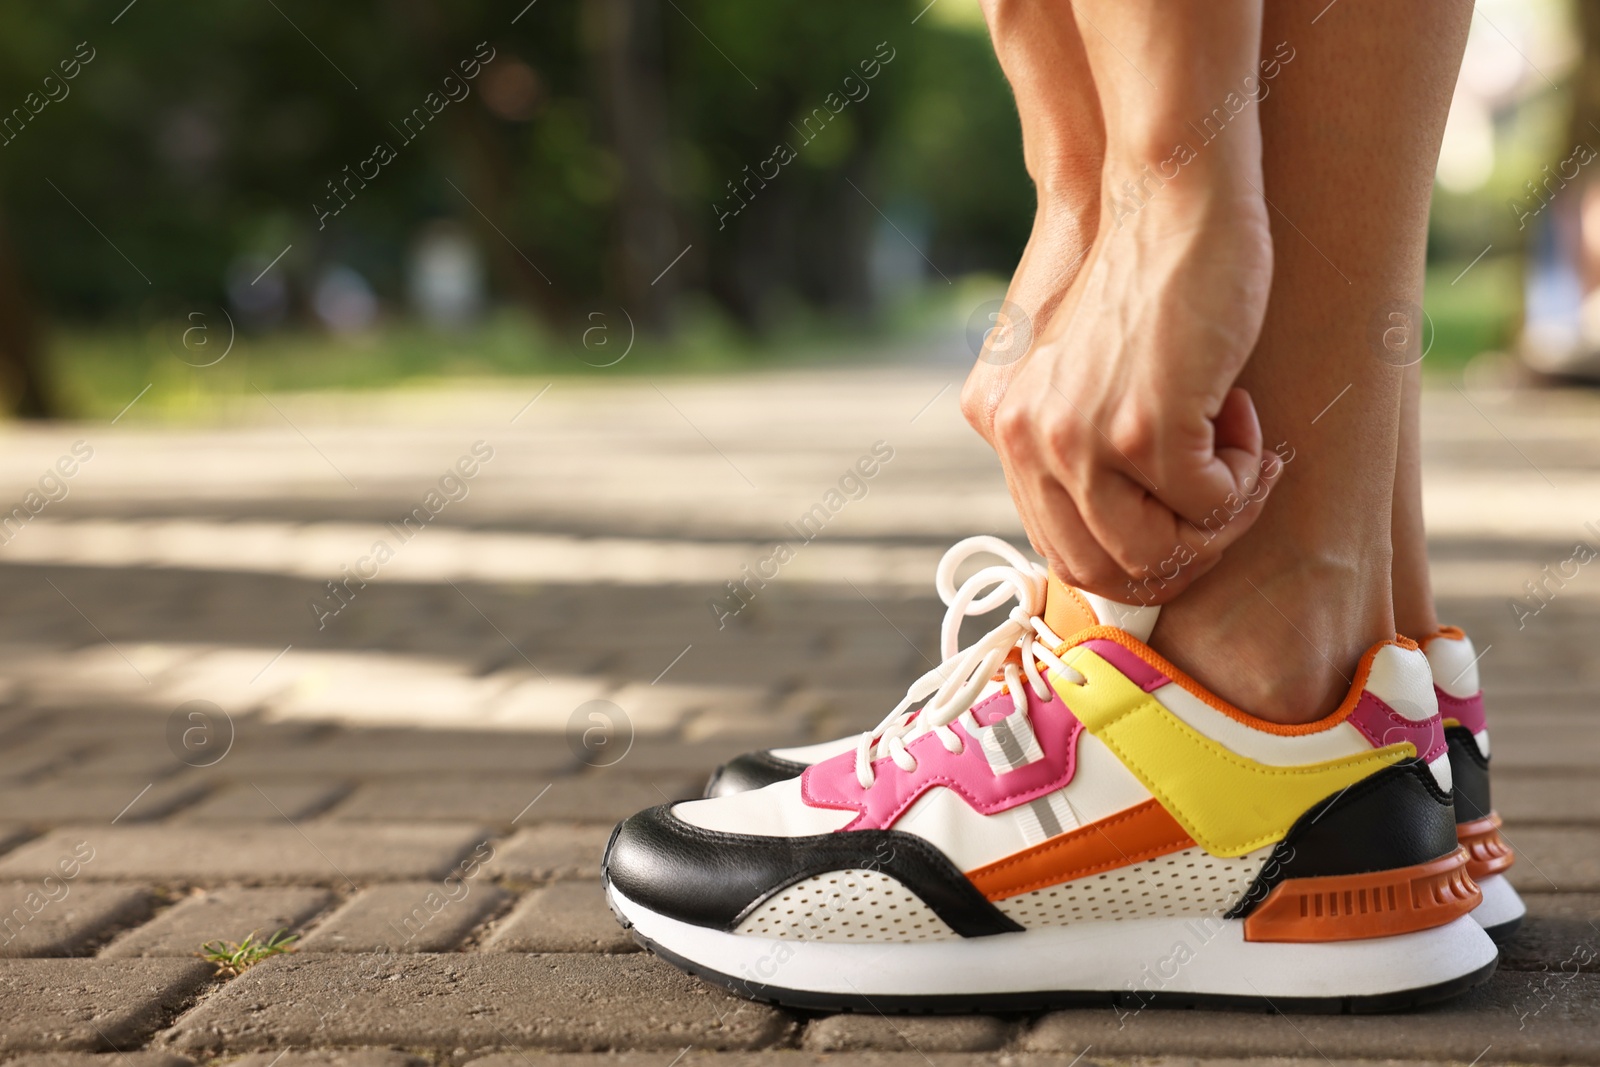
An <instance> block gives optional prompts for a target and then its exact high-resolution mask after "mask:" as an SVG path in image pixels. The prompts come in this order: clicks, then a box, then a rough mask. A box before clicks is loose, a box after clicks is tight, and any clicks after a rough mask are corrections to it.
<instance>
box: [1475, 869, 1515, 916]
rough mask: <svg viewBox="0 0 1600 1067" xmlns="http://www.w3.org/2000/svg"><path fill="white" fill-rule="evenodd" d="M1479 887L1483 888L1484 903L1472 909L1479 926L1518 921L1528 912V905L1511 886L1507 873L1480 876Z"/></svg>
mask: <svg viewBox="0 0 1600 1067" xmlns="http://www.w3.org/2000/svg"><path fill="white" fill-rule="evenodd" d="M1478 888H1479V889H1481V890H1483V903H1481V904H1479V905H1478V906H1477V907H1476V908H1473V909H1472V917H1473V919H1475V920H1476V921H1477V923H1478V925H1479V926H1483V927H1490V926H1500V925H1502V924H1504V923H1509V922H1516V921H1517V920H1518V919H1520V918H1522V917H1523V916H1524V915H1526V914H1528V906H1527V905H1526V904H1524V903H1523V902H1522V898H1521V897H1520V896H1518V895H1517V891H1516V890H1515V889H1513V888H1511V883H1510V882H1508V881H1506V876H1505V875H1503V874H1491V875H1489V877H1487V878H1480V879H1478Z"/></svg>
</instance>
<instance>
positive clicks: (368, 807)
mask: <svg viewBox="0 0 1600 1067" xmlns="http://www.w3.org/2000/svg"><path fill="white" fill-rule="evenodd" d="M573 781H575V779H573V778H570V777H564V778H554V779H551V778H540V777H537V776H534V775H507V776H497V775H480V776H476V777H471V778H468V777H459V778H445V777H428V778H425V779H421V780H401V781H385V782H375V783H371V784H368V785H363V786H359V787H357V788H356V790H355V791H354V792H353V793H352V794H351V795H350V796H348V797H346V798H345V799H344V800H343V801H342V802H340V803H339V804H338V805H337V806H336V807H335V808H334V809H333V811H332V813H331V817H332V818H334V819H337V820H341V821H344V820H372V819H376V820H378V821H386V822H393V821H396V820H412V819H418V820H434V819H441V820H447V821H463V820H468V821H474V820H475V821H478V822H482V823H485V824H488V825H501V826H509V825H510V824H511V822H512V821H513V820H514V819H516V818H517V816H518V815H522V818H523V819H529V818H532V817H533V814H534V812H535V811H536V810H538V804H535V805H534V807H533V808H529V807H528V805H529V804H530V803H532V802H533V801H534V800H535V798H540V797H541V794H543V798H541V799H539V804H542V803H544V799H548V798H549V797H550V796H551V795H552V794H555V793H556V792H557V791H558V790H565V789H566V788H568V786H569V784H570V783H572V782H573ZM547 786H548V787H549V789H548V791H546V787H547ZM524 811H526V814H523V812H524Z"/></svg>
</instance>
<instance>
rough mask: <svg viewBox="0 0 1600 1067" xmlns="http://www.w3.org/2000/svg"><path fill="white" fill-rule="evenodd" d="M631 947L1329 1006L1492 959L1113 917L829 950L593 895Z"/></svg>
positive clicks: (984, 985)
mask: <svg viewBox="0 0 1600 1067" xmlns="http://www.w3.org/2000/svg"><path fill="white" fill-rule="evenodd" d="M607 893H608V895H609V896H610V899H611V904H612V907H613V908H614V909H616V911H617V912H618V913H619V914H620V915H622V916H623V917H624V918H626V919H627V920H628V922H630V923H632V924H633V926H634V927H635V928H636V929H637V930H638V932H639V933H640V934H641V935H643V936H644V937H645V938H648V939H649V940H650V941H652V942H654V943H655V944H657V945H659V946H660V947H661V948H663V949H665V950H667V951H668V952H671V953H673V954H675V955H678V956H681V957H683V958H685V959H687V960H690V961H692V962H693V963H696V964H698V965H700V966H703V967H707V968H709V969H711V970H714V971H718V972H720V973H722V974H725V975H728V976H730V977H733V978H737V979H742V980H744V981H747V982H752V983H758V984H760V985H766V986H775V987H778V988H781V989H789V990H803V991H806V992H812V993H837V994H842V995H845V996H851V995H855V996H869V997H870V996H874V995H877V996H894V995H901V996H941V995H951V996H958V995H968V996H970V995H974V994H983V993H1027V992H1074V991H1083V992H1091V991H1128V992H1134V993H1139V994H1153V993H1207V994H1220V995H1234V996H1265V997H1269V998H1278V997H1285V998H1287V997H1343V996H1365V995H1371V994H1381V993H1395V992H1401V991H1404V990H1409V989H1419V988H1423V987H1426V986H1431V985H1436V984H1438V983H1441V982H1448V981H1450V980H1451V979H1454V978H1460V977H1462V976H1463V975H1467V974H1471V973H1472V972H1474V971H1476V970H1478V969H1479V968H1481V967H1484V966H1487V965H1488V964H1489V963H1491V962H1493V961H1494V959H1495V957H1496V952H1497V950H1496V949H1495V945H1494V942H1493V941H1491V940H1490V939H1489V936H1488V935H1487V934H1485V933H1484V932H1483V929H1482V927H1480V926H1479V925H1478V924H1477V923H1476V922H1474V921H1473V920H1472V917H1471V916H1465V915H1464V916H1462V917H1461V918H1459V919H1456V920H1454V921H1453V922H1450V923H1448V924H1446V925H1444V926H1440V927H1437V928H1435V929H1432V930H1422V931H1419V932H1417V933H1411V934H1399V935H1397V936H1394V937H1384V938H1372V939H1368V940H1363V941H1337V942H1323V943H1318V944H1288V943H1282V942H1254V941H1246V940H1245V939H1244V924H1243V922H1241V921H1239V920H1227V919H1220V918H1210V917H1199V916H1197V917H1194V918H1189V919H1175V918H1150V919H1124V920H1120V921H1111V922H1097V923H1080V924H1076V925H1072V926H1053V927H1036V928H1034V929H1029V930H1024V931H1021V932H1019V933H1011V934H995V935H993V936H990V937H976V938H960V939H955V940H946V941H915V942H892V943H890V942H869V943H841V942H833V941H801V940H795V939H780V938H770V937H758V936H756V935H753V934H731V933H725V932H723V931H721V930H712V929H709V928H707V927H704V926H694V925H692V924H690V923H686V922H681V921H679V920H677V919H673V918H669V917H668V916H665V915H661V914H659V913H657V912H654V911H651V910H650V909H649V908H646V907H644V906H643V905H641V904H637V903H635V902H634V901H632V900H629V899H628V897H627V896H626V895H624V894H623V893H621V892H620V891H618V890H617V889H616V887H614V886H610V887H608V888H607Z"/></svg>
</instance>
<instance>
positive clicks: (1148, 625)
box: [1044, 574, 1161, 641]
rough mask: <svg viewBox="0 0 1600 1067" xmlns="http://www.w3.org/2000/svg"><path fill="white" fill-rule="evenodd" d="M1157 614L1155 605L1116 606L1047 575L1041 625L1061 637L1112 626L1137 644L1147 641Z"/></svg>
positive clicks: (1158, 609) (1158, 612)
mask: <svg viewBox="0 0 1600 1067" xmlns="http://www.w3.org/2000/svg"><path fill="white" fill-rule="evenodd" d="M1160 614H1161V608H1160V606H1159V605H1157V606H1154V607H1146V606H1142V605H1138V604H1119V603H1117V602H1116V601H1115V600H1107V599H1106V598H1105V597H1103V596H1096V595H1095V594H1093V593H1090V592H1086V591H1084V590H1082V589H1074V588H1073V587H1072V586H1070V585H1068V584H1067V583H1066V582H1063V581H1062V580H1061V579H1060V578H1057V577H1056V576H1055V575H1054V574H1052V575H1050V584H1049V587H1048V589H1047V590H1046V593H1045V601H1044V624H1045V625H1046V626H1048V627H1050V629H1051V630H1052V631H1054V632H1055V633H1057V634H1059V635H1060V636H1062V637H1069V636H1071V635H1072V634H1075V633H1077V632H1078V631H1079V630H1082V629H1085V628H1087V627H1090V626H1116V627H1118V628H1120V629H1123V630H1126V631H1128V632H1129V633H1130V634H1132V635H1133V636H1134V637H1137V638H1138V639H1139V640H1141V641H1148V640H1150V631H1152V630H1154V629H1155V628H1156V618H1157V616H1159V615H1160Z"/></svg>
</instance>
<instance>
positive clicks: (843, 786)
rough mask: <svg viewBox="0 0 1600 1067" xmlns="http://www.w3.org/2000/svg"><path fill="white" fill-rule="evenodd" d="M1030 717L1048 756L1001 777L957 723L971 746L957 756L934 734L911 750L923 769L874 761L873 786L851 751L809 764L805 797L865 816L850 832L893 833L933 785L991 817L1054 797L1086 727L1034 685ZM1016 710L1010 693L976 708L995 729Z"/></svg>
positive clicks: (1074, 760) (956, 727)
mask: <svg viewBox="0 0 1600 1067" xmlns="http://www.w3.org/2000/svg"><path fill="white" fill-rule="evenodd" d="M1023 689H1024V690H1026V691H1027V694H1028V718H1029V720H1030V722H1031V724H1032V727H1033V733H1034V737H1035V738H1036V739H1037V740H1038V743H1039V748H1040V749H1041V750H1042V751H1043V752H1044V758H1043V759H1039V760H1035V761H1034V762H1032V763H1029V764H1026V765H1024V766H1022V767H1018V768H1017V769H1016V770H1013V771H1008V772H1006V773H1005V774H999V775H997V774H995V772H994V770H993V769H992V768H991V767H990V766H989V761H988V759H987V758H986V757H985V756H984V753H983V748H982V746H981V745H979V744H978V742H977V741H976V740H974V739H973V738H972V736H971V735H969V734H968V733H967V731H966V730H965V729H964V728H963V727H961V726H960V725H959V724H952V725H951V729H953V730H954V731H955V732H956V733H957V734H958V735H959V736H960V738H961V740H962V742H963V745H964V747H963V748H962V750H961V752H960V753H953V752H950V751H949V750H948V749H946V748H945V747H944V743H943V742H942V741H940V740H939V738H938V737H936V736H935V735H933V734H931V733H930V734H924V735H923V736H921V737H919V738H917V739H916V740H915V741H912V742H911V743H910V744H909V745H907V746H906V748H907V749H908V750H909V751H910V752H911V754H912V755H913V756H915V757H916V760H917V769H916V770H914V771H903V770H901V769H900V768H899V767H898V766H896V765H895V762H894V760H892V759H890V758H888V757H887V756H885V757H884V758H883V759H880V760H877V761H876V762H874V763H873V769H874V770H875V771H876V772H877V779H876V781H874V782H873V783H872V787H871V788H870V789H862V788H861V783H860V782H858V781H856V754H855V753H854V752H845V753H842V754H840V755H838V756H834V757H833V758H832V759H826V760H823V761H822V762H821V763H816V764H813V765H812V766H810V767H807V768H806V770H805V773H804V774H802V775H801V776H800V795H801V797H802V798H803V799H804V800H805V802H806V803H807V804H810V805H812V806H813V807H819V808H847V809H854V810H855V811H857V812H859V813H860V814H859V815H858V816H857V817H856V818H855V819H853V820H852V821H851V822H850V823H849V824H847V825H846V826H845V827H844V829H845V830H887V829H888V828H889V827H891V826H893V825H894V824H895V822H896V820H898V819H899V818H900V816H902V815H904V814H905V812H906V809H907V808H909V807H910V806H911V805H912V804H914V803H916V800H917V798H918V797H920V796H922V794H923V793H926V792H927V791H928V790H929V789H932V788H933V787H934V786H946V787H948V788H950V789H953V790H955V791H956V792H957V793H959V794H961V796H963V797H965V798H966V801H967V803H968V804H970V805H971V806H972V808H973V810H975V811H979V812H982V813H983V814H985V815H993V814H995V813H996V812H1001V811H1006V810H1007V809H1010V808H1014V807H1016V806H1017V805H1019V804H1026V803H1027V802H1028V801H1030V800H1037V799H1038V798H1039V797H1042V796H1044V795H1045V794H1047V793H1051V792H1054V791H1055V790H1057V789H1060V788H1061V787H1062V786H1064V785H1066V784H1067V783H1068V782H1070V781H1071V780H1072V774H1073V771H1074V770H1075V769H1076V767H1077V760H1078V757H1077V753H1078V735H1079V734H1081V733H1082V732H1083V723H1081V722H1079V721H1078V718H1077V716H1076V715H1073V714H1072V712H1071V711H1070V710H1069V709H1068V708H1067V705H1066V703H1065V702H1064V701H1063V700H1062V699H1061V698H1060V697H1059V696H1054V697H1053V698H1052V699H1051V700H1049V701H1042V700H1040V699H1039V698H1038V697H1036V696H1035V695H1034V693H1033V689H1032V687H1031V686H1028V685H1026V684H1024V685H1023ZM1013 707H1014V705H1013V704H1012V701H1011V697H1010V695H1009V694H1008V693H1006V692H1005V691H1003V690H1002V691H1001V692H999V693H996V694H995V695H994V696H992V697H990V698H989V699H987V700H984V701H981V702H979V703H977V704H974V705H973V707H972V713H973V715H974V717H975V718H977V720H978V725H980V726H991V725H993V724H994V723H995V722H997V721H999V720H1000V719H1003V718H1005V717H1006V716H1007V715H1009V714H1011V712H1012V709H1013Z"/></svg>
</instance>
